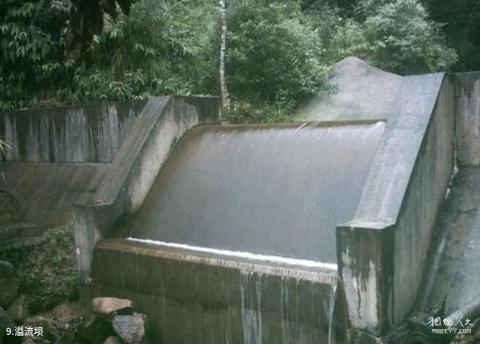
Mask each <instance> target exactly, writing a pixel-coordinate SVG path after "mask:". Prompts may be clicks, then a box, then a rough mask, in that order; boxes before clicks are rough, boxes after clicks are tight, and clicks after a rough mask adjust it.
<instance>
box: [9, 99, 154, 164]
mask: <svg viewBox="0 0 480 344" xmlns="http://www.w3.org/2000/svg"><path fill="white" fill-rule="evenodd" d="M144 105H145V101H135V102H124V103H100V104H92V105H84V106H77V107H73V106H72V107H68V108H52V109H40V110H28V111H16V112H9V113H0V137H2V139H4V140H6V141H7V143H8V144H9V146H10V147H11V148H10V149H8V150H7V151H6V152H5V153H2V160H4V161H5V160H6V161H36V162H110V161H112V159H113V157H114V156H115V154H116V152H117V151H118V149H119V148H120V146H121V144H122V142H123V141H124V140H125V138H126V137H127V136H128V133H129V131H130V129H131V127H132V126H133V124H134V122H135V119H136V118H137V116H138V114H139V113H140V111H141V110H142V108H143V106H144Z"/></svg>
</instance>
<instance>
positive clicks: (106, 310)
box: [91, 297, 133, 317]
mask: <svg viewBox="0 0 480 344" xmlns="http://www.w3.org/2000/svg"><path fill="white" fill-rule="evenodd" d="M91 307H92V311H93V313H95V314H97V315H100V316H103V317H108V316H110V315H112V314H113V313H116V314H132V312H133V307H132V301H130V300H127V299H118V298H116V297H97V298H95V299H93V300H92V303H91Z"/></svg>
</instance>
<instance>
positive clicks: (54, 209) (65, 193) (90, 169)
mask: <svg viewBox="0 0 480 344" xmlns="http://www.w3.org/2000/svg"><path fill="white" fill-rule="evenodd" d="M108 167H109V164H104V163H45V162H0V187H1V188H2V189H6V190H8V191H9V192H11V193H12V194H13V196H14V197H15V198H16V199H17V200H18V203H19V206H20V211H21V214H22V216H23V217H24V218H25V220H27V221H29V222H33V223H35V224H37V225H38V226H39V228H40V230H42V229H44V228H51V227H56V226H60V225H65V224H70V223H71V222H72V220H73V213H72V202H74V201H76V200H77V199H78V198H81V197H85V195H88V194H90V193H93V192H95V190H96V189H97V187H98V185H99V184H100V182H101V181H102V179H103V176H104V175H105V172H106V171H107V169H108Z"/></svg>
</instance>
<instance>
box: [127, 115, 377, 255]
mask: <svg viewBox="0 0 480 344" xmlns="http://www.w3.org/2000/svg"><path fill="white" fill-rule="evenodd" d="M383 128H384V124H383V123H382V122H379V123H376V124H373V123H371V124H368V123H364V124H361V123H360V124H357V125H355V124H348V123H344V124H342V123H341V122H338V123H335V124H332V123H329V124H328V123H327V124H324V125H318V126H308V125H301V126H300V125H295V126H226V127H225V126H222V127H214V126H205V127H197V128H195V129H193V130H192V131H191V132H190V133H189V134H188V135H187V137H186V138H185V139H184V140H183V141H182V142H181V143H180V144H179V145H178V146H177V147H176V149H175V151H174V152H173V154H172V155H171V157H170V158H169V159H168V160H167V162H166V164H165V166H164V168H163V169H162V171H161V173H160V175H159V177H158V178H157V180H156V181H155V183H154V185H153V187H152V189H151V191H150V194H149V196H148V198H147V199H146V201H145V204H144V206H143V207H142V209H141V210H140V211H139V213H138V216H137V220H136V222H135V223H134V224H133V226H132V231H131V233H130V234H129V236H131V237H136V238H143V239H153V240H161V241H166V242H175V243H182V244H190V245H195V246H203V247H210V248H218V249H227V250H234V251H247V252H252V253H261V254H267V255H278V256H285V257H294V258H303V259H311V260H316V261H322V262H335V261H336V251H335V244H334V243H335V226H336V225H337V224H339V223H342V222H343V221H346V220H348V219H350V218H351V217H352V216H353V214H354V212H355V209H356V206H357V203H358V200H359V198H360V195H361V192H362V189H363V185H364V181H365V179H366V177H367V175H368V172H369V169H370V163H371V161H372V159H373V157H374V155H375V152H376V150H377V145H378V142H379V140H380V138H381V136H382V134H383Z"/></svg>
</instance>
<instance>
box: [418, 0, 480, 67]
mask: <svg viewBox="0 0 480 344" xmlns="http://www.w3.org/2000/svg"><path fill="white" fill-rule="evenodd" d="M423 3H424V4H425V6H426V8H427V9H428V11H429V13H430V17H431V18H432V19H433V20H435V21H436V22H438V23H442V24H443V25H442V29H443V31H444V32H445V33H446V35H447V39H448V43H449V44H450V45H451V46H452V47H453V48H455V50H456V51H457V53H458V56H459V59H458V62H457V64H456V65H455V69H456V70H461V71H471V70H480V1H478V0H462V1H458V0H423Z"/></svg>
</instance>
